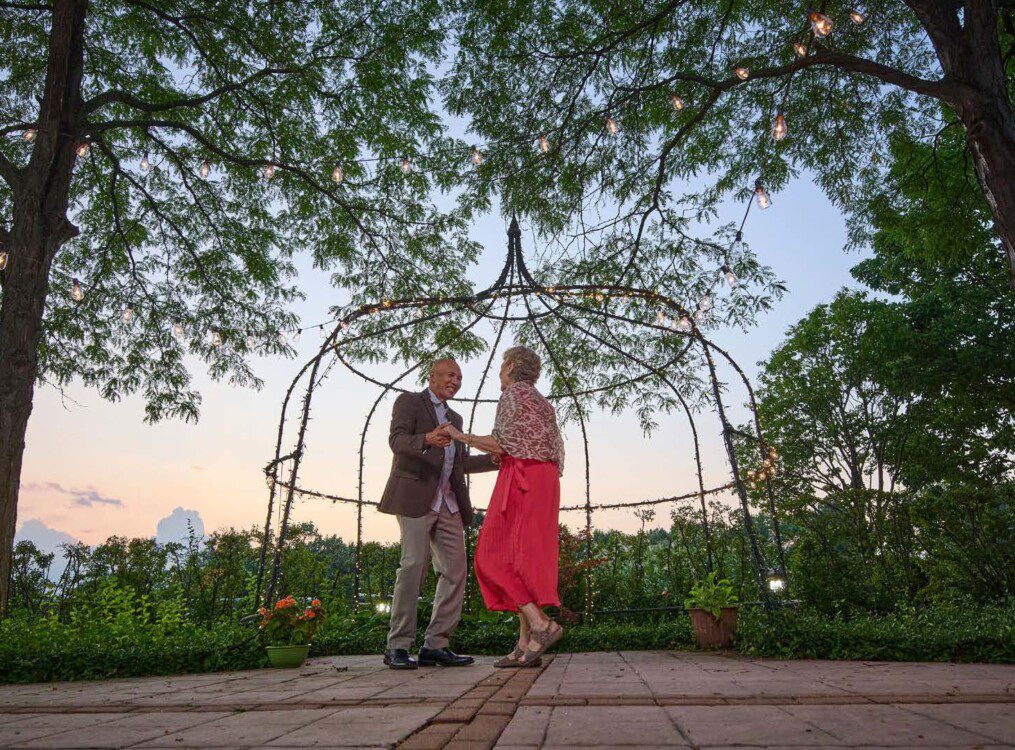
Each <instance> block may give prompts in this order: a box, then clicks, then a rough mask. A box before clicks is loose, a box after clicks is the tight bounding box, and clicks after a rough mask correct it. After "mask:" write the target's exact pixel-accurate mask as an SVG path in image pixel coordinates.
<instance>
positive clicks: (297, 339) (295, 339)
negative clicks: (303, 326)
mask: <svg viewBox="0 0 1015 750" xmlns="http://www.w3.org/2000/svg"><path fill="white" fill-rule="evenodd" d="M301 333H303V332H302V331H301V330H300V329H299V328H297V329H296V330H295V331H293V336H292V341H293V343H294V344H298V343H300V334H301Z"/></svg>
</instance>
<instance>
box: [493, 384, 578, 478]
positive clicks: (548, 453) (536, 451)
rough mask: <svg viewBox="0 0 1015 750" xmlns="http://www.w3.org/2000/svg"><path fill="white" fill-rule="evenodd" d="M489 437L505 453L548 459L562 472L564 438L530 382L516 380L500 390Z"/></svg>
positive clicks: (553, 413)
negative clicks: (492, 437) (491, 432)
mask: <svg viewBox="0 0 1015 750" xmlns="http://www.w3.org/2000/svg"><path fill="white" fill-rule="evenodd" d="M493 436H494V438H495V439H496V440H497V442H498V443H500V447H501V448H503V449H504V452H505V453H507V454H508V455H509V456H513V457H514V458H534V459H537V460H539V461H552V462H553V463H555V464H557V473H558V474H560V475H561V476H563V475H564V441H563V440H562V439H561V437H560V429H559V428H558V427H557V413H556V411H554V408H553V405H552V404H551V403H550V402H549V401H547V400H546V399H545V398H543V396H542V394H541V393H540V392H539V391H537V390H536V387H535V386H534V385H532V383H526V382H524V381H521V380H519V381H517V382H515V383H511V385H509V386H508V387H507V388H505V389H504V392H503V393H502V394H501V397H500V401H499V402H498V403H497V418H496V419H495V420H494V425H493Z"/></svg>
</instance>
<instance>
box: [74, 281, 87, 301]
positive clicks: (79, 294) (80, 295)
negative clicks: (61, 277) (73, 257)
mask: <svg viewBox="0 0 1015 750" xmlns="http://www.w3.org/2000/svg"><path fill="white" fill-rule="evenodd" d="M70 296H71V297H73V298H74V301H75V302H80V301H81V300H83V299H84V298H85V291H84V289H82V288H81V282H80V281H78V280H77V279H74V285H73V286H72V287H71V290H70Z"/></svg>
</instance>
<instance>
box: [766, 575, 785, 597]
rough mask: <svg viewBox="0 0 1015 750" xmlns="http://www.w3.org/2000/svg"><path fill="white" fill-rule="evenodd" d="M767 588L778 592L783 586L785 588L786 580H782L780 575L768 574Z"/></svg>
mask: <svg viewBox="0 0 1015 750" xmlns="http://www.w3.org/2000/svg"><path fill="white" fill-rule="evenodd" d="M768 588H769V590H770V591H773V592H775V593H779V592H780V591H782V590H783V589H784V588H786V582H785V581H784V580H782V578H781V577H779V576H777V575H773V576H770V577H769V579H768Z"/></svg>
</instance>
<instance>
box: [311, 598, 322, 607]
mask: <svg viewBox="0 0 1015 750" xmlns="http://www.w3.org/2000/svg"><path fill="white" fill-rule="evenodd" d="M310 606H311V607H320V606H321V600H320V599H314V600H313V601H312V602H310Z"/></svg>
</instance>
